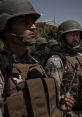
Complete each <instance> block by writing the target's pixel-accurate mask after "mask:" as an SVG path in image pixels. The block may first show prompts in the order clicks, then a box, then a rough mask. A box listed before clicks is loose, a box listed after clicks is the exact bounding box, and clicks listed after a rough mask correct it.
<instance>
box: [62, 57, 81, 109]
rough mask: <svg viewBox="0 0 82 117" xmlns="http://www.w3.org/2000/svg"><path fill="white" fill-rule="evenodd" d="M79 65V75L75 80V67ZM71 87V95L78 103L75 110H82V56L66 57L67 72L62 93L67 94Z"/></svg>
mask: <svg viewBox="0 0 82 117" xmlns="http://www.w3.org/2000/svg"><path fill="white" fill-rule="evenodd" d="M75 65H77V66H78V67H77V73H76V76H75V79H74V81H73V82H72V80H73V72H74V67H75ZM71 82H72V86H71V94H72V95H73V96H74V98H75V100H76V103H75V107H74V110H82V56H78V55H77V56H66V66H65V72H64V75H63V79H62V85H61V89H62V91H61V92H62V93H65V92H67V91H68V90H69V88H70V83H71Z"/></svg>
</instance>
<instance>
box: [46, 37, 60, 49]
mask: <svg viewBox="0 0 82 117" xmlns="http://www.w3.org/2000/svg"><path fill="white" fill-rule="evenodd" d="M54 45H59V43H58V41H57V40H55V39H50V40H49V41H48V47H49V48H50V47H52V46H54Z"/></svg>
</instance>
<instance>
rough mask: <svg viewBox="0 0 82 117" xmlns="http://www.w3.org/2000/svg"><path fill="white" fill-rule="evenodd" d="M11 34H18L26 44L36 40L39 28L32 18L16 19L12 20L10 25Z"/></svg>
mask: <svg viewBox="0 0 82 117" xmlns="http://www.w3.org/2000/svg"><path fill="white" fill-rule="evenodd" d="M10 30H11V33H14V34H16V35H17V36H19V37H23V38H21V40H22V41H23V42H24V43H26V42H27V41H28V40H30V39H35V38H36V37H37V28H36V26H35V23H34V21H33V19H32V17H30V16H29V17H26V16H21V17H16V18H14V19H12V20H11V23H10Z"/></svg>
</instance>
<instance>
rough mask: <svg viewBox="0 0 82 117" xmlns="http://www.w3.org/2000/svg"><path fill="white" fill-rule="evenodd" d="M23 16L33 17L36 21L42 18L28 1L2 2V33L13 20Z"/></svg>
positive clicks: (0, 13) (0, 23) (0, 25)
mask: <svg viewBox="0 0 82 117" xmlns="http://www.w3.org/2000/svg"><path fill="white" fill-rule="evenodd" d="M22 15H32V17H33V20H34V21H35V20H36V19H38V18H39V17H40V15H39V14H38V13H37V12H36V11H35V9H34V8H33V6H32V4H31V3H29V1H28V0H1V1H0V31H1V30H3V29H4V28H5V27H6V25H7V23H8V22H9V21H10V20H11V19H12V18H14V17H18V16H22Z"/></svg>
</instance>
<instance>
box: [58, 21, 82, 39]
mask: <svg viewBox="0 0 82 117" xmlns="http://www.w3.org/2000/svg"><path fill="white" fill-rule="evenodd" d="M74 31H79V32H81V35H82V28H81V25H80V24H79V23H78V22H77V21H75V20H67V21H64V22H63V23H61V24H60V25H59V27H58V32H57V37H58V40H61V39H62V37H63V35H64V34H66V33H68V32H74Z"/></svg>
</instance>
